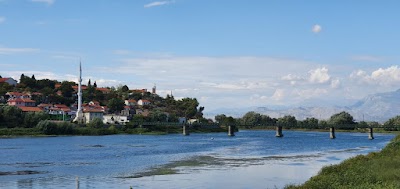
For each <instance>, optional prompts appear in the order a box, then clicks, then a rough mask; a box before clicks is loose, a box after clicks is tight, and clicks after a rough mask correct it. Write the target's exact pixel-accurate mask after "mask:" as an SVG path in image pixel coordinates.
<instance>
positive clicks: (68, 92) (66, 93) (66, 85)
mask: <svg viewBox="0 0 400 189" xmlns="http://www.w3.org/2000/svg"><path fill="white" fill-rule="evenodd" d="M74 85H75V83H73V82H69V81H63V82H62V83H61V86H60V88H59V89H60V91H61V94H62V96H63V97H66V98H69V97H72V94H73V92H74V89H73V88H72V86H74Z"/></svg>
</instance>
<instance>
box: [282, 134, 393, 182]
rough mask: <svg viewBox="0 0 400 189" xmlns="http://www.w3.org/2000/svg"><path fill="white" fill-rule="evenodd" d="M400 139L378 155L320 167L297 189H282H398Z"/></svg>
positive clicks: (353, 158) (361, 156)
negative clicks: (315, 173) (316, 172)
mask: <svg viewBox="0 0 400 189" xmlns="http://www.w3.org/2000/svg"><path fill="white" fill-rule="evenodd" d="M399 147H400V135H397V136H396V137H395V138H394V139H392V140H391V141H390V142H389V143H388V144H387V145H386V146H385V147H384V148H383V149H382V150H380V151H379V152H370V153H368V154H366V155H357V156H356V157H352V158H349V159H346V160H344V161H343V162H341V163H339V164H337V165H330V166H325V167H323V168H322V169H321V170H320V171H319V172H318V174H317V175H315V176H313V177H311V178H310V179H308V180H307V181H306V182H305V183H303V184H300V185H287V186H286V187H285V189H303V188H304V189H306V188H307V189H309V188H400V180H399V179H398V175H400V169H399V167H400V160H399V158H400V148H399Z"/></svg>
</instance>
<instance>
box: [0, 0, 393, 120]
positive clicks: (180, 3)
mask: <svg viewBox="0 0 400 189" xmlns="http://www.w3.org/2000/svg"><path fill="white" fill-rule="evenodd" d="M398 7H400V1H394V0H392V1H391V0H387V1H376V0H363V1H348V0H337V1H320V0H306V1H295V0H291V1H289V0H268V1H265V0H234V1H233V0H218V1H216V0H158V1H154V0H96V1H94V0H92V1H89V0H86V1H81V0H80V1H78V0H0V36H1V37H0V67H1V69H0V75H1V76H2V77H13V78H14V79H16V80H18V79H19V78H20V75H21V74H22V73H23V74H25V75H28V76H31V75H33V74H34V75H35V77H36V79H44V78H48V79H56V80H59V81H63V80H70V81H77V80H78V75H79V73H78V67H79V61H81V62H82V69H83V80H84V83H86V82H87V81H88V80H89V79H90V80H91V82H92V83H93V82H94V81H96V83H97V84H98V86H103V87H107V86H109V87H111V86H115V87H118V86H121V85H127V86H128V87H129V88H130V89H136V88H138V89H141V88H147V89H149V90H150V89H151V88H152V87H153V85H154V84H156V86H157V93H158V94H159V95H160V96H163V97H165V96H166V95H167V94H170V93H171V92H172V93H173V95H174V96H175V97H176V98H178V99H179V98H183V97H190V98H196V99H198V100H199V102H200V105H201V106H205V112H206V113H207V111H212V110H215V109H221V108H245V107H257V106H267V107H268V106H317V105H320V106H325V105H339V106H344V105H351V103H354V102H355V101H356V100H359V99H361V98H364V97H365V96H367V95H368V94H373V93H378V92H388V91H394V90H397V89H399V88H400V66H399V60H400V54H399V49H400V36H399V33H400V24H399V23H400V11H398Z"/></svg>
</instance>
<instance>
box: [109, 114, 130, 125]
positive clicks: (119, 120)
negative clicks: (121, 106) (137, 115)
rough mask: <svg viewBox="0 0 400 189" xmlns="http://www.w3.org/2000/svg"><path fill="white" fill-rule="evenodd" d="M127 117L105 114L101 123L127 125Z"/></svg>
mask: <svg viewBox="0 0 400 189" xmlns="http://www.w3.org/2000/svg"><path fill="white" fill-rule="evenodd" d="M128 122H129V120H128V116H124V115H114V114H107V115H104V116H103V123H104V124H122V125H125V124H126V123H128Z"/></svg>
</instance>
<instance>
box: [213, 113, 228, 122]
mask: <svg viewBox="0 0 400 189" xmlns="http://www.w3.org/2000/svg"><path fill="white" fill-rule="evenodd" d="M225 119H226V115H225V114H219V115H216V116H215V121H216V122H217V123H221V124H222V123H223V122H224V120H225Z"/></svg>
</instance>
